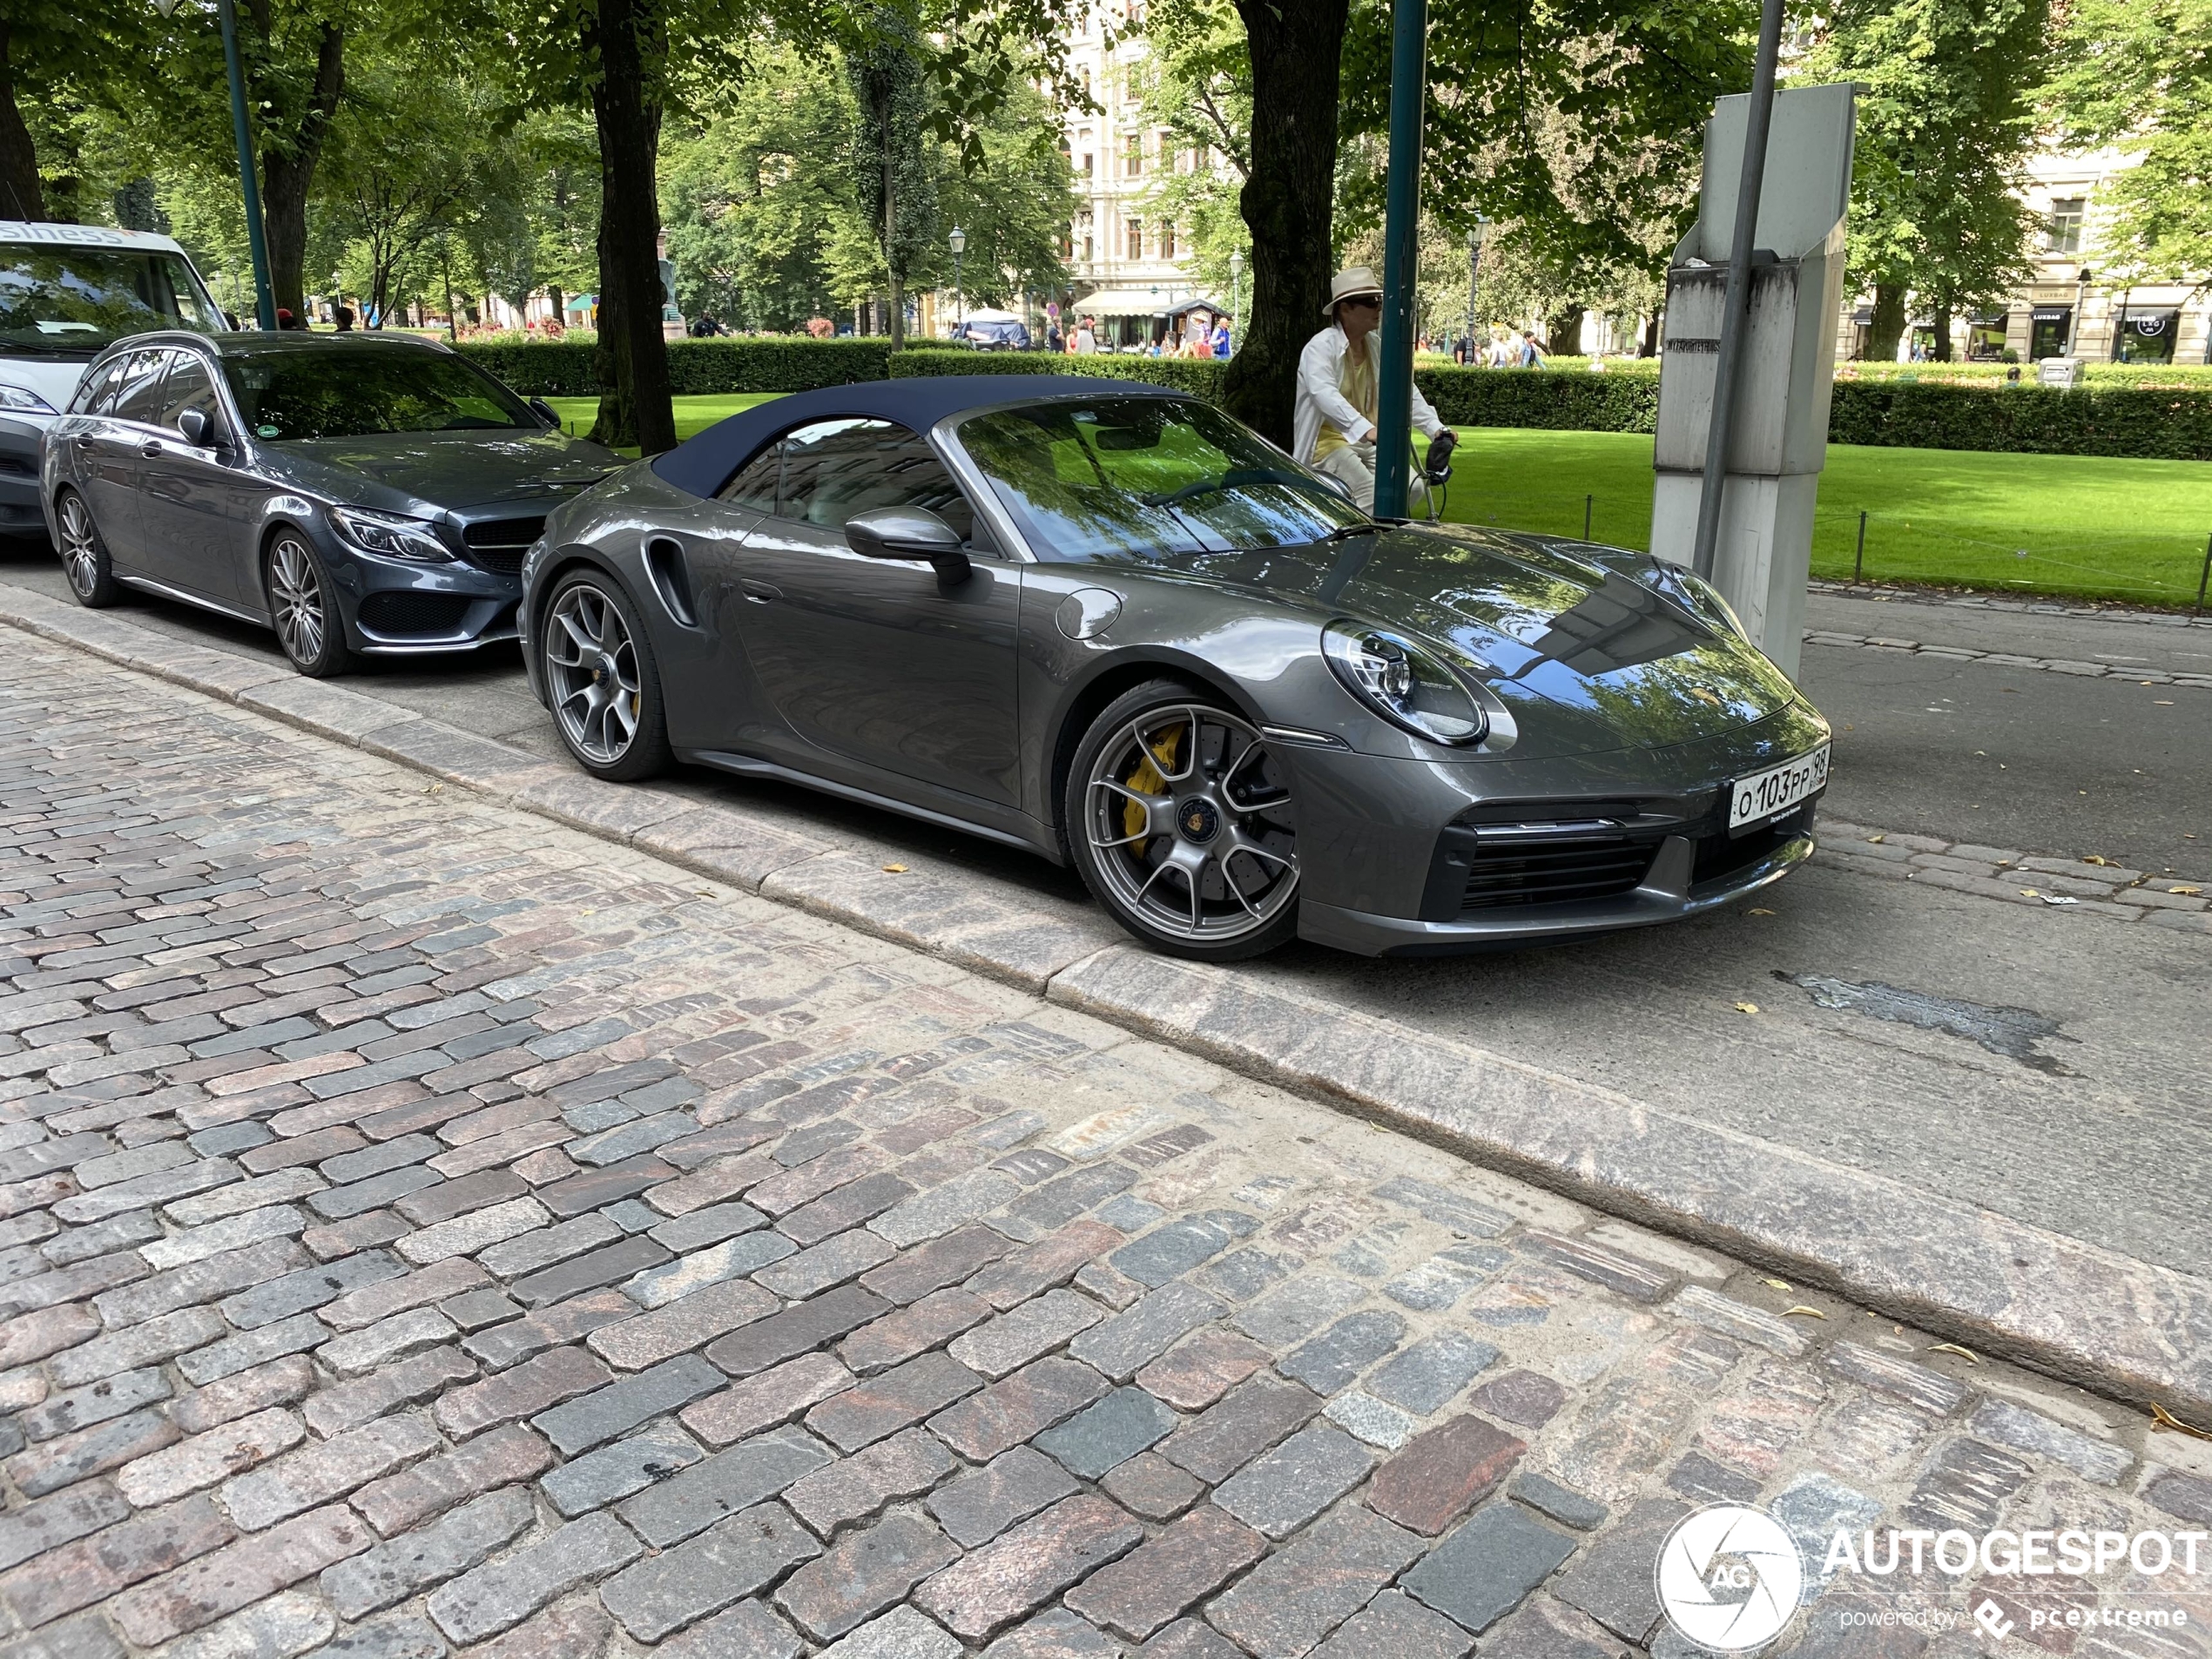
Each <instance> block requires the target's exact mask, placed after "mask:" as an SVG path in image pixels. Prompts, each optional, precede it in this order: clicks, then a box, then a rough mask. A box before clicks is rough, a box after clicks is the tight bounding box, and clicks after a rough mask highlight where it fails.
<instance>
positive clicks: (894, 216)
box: [876, 81, 907, 351]
mask: <svg viewBox="0 0 2212 1659" xmlns="http://www.w3.org/2000/svg"><path fill="white" fill-rule="evenodd" d="M881 84H882V88H883V91H882V96H881V97H880V98H879V99H878V101H877V104H876V130H877V131H878V132H880V133H882V135H883V273H884V275H885V276H886V277H887V279H888V280H889V281H890V284H891V349H892V350H893V351H904V350H905V349H906V347H907V298H906V295H907V284H906V273H905V272H904V271H903V270H901V269H900V265H899V183H898V179H897V177H896V167H895V164H894V157H893V152H892V149H891V93H890V87H889V83H888V82H887V81H886V82H883V83H881Z"/></svg>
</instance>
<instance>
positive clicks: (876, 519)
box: [845, 507, 970, 582]
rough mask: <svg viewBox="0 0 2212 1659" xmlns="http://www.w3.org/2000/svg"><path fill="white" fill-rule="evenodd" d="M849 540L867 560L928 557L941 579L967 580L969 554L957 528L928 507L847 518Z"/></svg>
mask: <svg viewBox="0 0 2212 1659" xmlns="http://www.w3.org/2000/svg"><path fill="white" fill-rule="evenodd" d="M845 541H846V545H847V546H848V547H850V548H851V549H852V550H853V551H854V552H855V553H858V554H859V555H860V556H861V557H862V558H864V559H927V560H928V561H929V563H931V564H933V565H934V566H935V567H936V569H937V576H938V579H939V580H941V581H944V582H965V581H966V580H967V579H968V575H969V573H970V566H969V564H968V554H967V552H966V550H964V549H963V548H962V547H961V539H960V536H959V535H958V534H957V533H956V532H955V531H954V529H953V527H952V526H951V525H949V524H948V523H945V521H944V520H943V519H941V518H940V517H938V516H937V515H936V514H934V513H933V512H931V511H929V509H927V508H924V507H878V508H874V509H871V510H870V511H868V512H865V513H855V514H853V516H852V517H850V518H848V519H846V521H845Z"/></svg>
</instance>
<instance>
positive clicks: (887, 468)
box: [776, 420, 975, 542]
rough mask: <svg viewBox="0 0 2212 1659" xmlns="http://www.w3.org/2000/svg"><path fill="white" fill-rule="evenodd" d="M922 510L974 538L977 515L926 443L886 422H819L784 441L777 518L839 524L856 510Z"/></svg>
mask: <svg viewBox="0 0 2212 1659" xmlns="http://www.w3.org/2000/svg"><path fill="white" fill-rule="evenodd" d="M878 507H925V508H927V509H929V510H930V511H931V512H933V513H934V514H936V515H937V516H939V517H940V518H941V519H943V520H944V521H945V523H948V524H949V525H951V526H952V528H953V529H954V530H955V531H956V532H958V534H959V536H960V538H961V540H962V541H963V542H965V541H969V540H972V539H973V538H974V533H975V521H974V512H973V511H972V509H970V508H969V507H968V498H967V497H966V496H962V495H961V493H960V486H959V485H958V484H955V483H954V482H953V475H952V474H950V473H948V472H947V471H946V470H945V466H944V463H943V462H941V461H939V460H938V459H937V457H936V456H935V455H934V454H932V453H931V451H930V448H929V446H928V444H927V443H926V442H923V441H922V439H921V437H919V436H918V435H915V434H914V433H912V432H909V431H907V428H904V427H902V426H897V425H894V424H893V423H892V422H891V421H852V420H847V421H816V422H815V423H814V424H813V425H812V426H803V427H800V428H799V429H798V430H797V431H795V432H793V433H792V434H791V435H790V436H789V437H787V438H786V439H785V440H784V469H783V483H782V486H781V488H780V489H779V491H778V492H777V506H776V512H777V516H779V517H781V518H794V519H798V520H799V521H800V522H801V523H807V524H818V525H819V526H821V527H822V528H823V529H842V528H844V524H845V521H846V519H848V518H850V517H852V516H853V515H854V514H855V513H865V512H867V511H869V510H870V509H873V508H878Z"/></svg>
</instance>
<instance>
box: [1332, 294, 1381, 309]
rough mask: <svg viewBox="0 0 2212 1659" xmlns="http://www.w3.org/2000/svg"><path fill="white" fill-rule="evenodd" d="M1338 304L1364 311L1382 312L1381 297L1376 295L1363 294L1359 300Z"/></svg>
mask: <svg viewBox="0 0 2212 1659" xmlns="http://www.w3.org/2000/svg"><path fill="white" fill-rule="evenodd" d="M1337 303H1338V304H1339V306H1357V307H1359V309H1360V310H1362V311H1380V310H1381V309H1382V300H1381V299H1380V297H1379V296H1378V295H1375V294H1363V295H1361V296H1360V297H1359V299H1357V300H1338V301H1337Z"/></svg>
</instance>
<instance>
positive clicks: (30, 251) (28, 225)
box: [0, 219, 230, 540]
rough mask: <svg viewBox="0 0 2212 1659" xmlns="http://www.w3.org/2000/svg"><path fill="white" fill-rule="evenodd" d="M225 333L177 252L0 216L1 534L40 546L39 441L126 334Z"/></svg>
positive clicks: (144, 235)
mask: <svg viewBox="0 0 2212 1659" xmlns="http://www.w3.org/2000/svg"><path fill="white" fill-rule="evenodd" d="M155 328H189V329H192V330H193V331H194V332H196V333H199V334H223V333H226V332H228V330H229V328H230V324H229V322H228V320H226V318H225V317H224V315H223V314H222V312H221V310H220V309H219V308H218V307H217V306H216V304H215V301H214V300H212V298H210V297H209V295H208V293H207V285H206V283H204V282H202V281H201V280H200V279H199V272H197V271H195V270H194V269H193V268H192V260H190V259H188V258H186V257H185V250H184V249H183V248H181V247H179V246H177V244H176V243H175V242H173V241H172V240H171V239H169V238H167V237H165V236H155V235H152V234H151V233H148V232H145V231H118V230H111V229H109V228H108V227H106V226H102V225H48V224H38V223H32V222H30V221H27V220H24V219H0V535H8V536H36V537H37V538H39V539H40V540H44V538H45V535H46V519H45V515H44V513H43V512H42V511H40V509H39V503H38V438H39V435H40V433H41V432H43V431H44V429H45V428H46V427H47V426H48V425H50V424H51V422H52V421H54V420H55V419H56V418H57V416H58V415H60V414H61V413H62V411H63V410H64V409H66V408H68V407H69V401H70V399H71V397H72V396H73V395H75V394H76V391H77V383H78V381H80V380H81V379H83V378H84V367H85V365H86V364H88V363H90V362H91V361H92V359H93V358H94V356H96V355H97V354H98V353H99V352H100V351H102V350H103V349H105V347H107V346H109V345H111V344H112V343H113V342H114V341H118V340H120V339H122V338H124V337H125V335H127V334H145V333H146V332H147V331H149V330H151V329H155Z"/></svg>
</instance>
